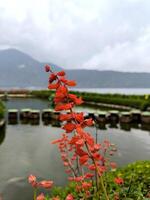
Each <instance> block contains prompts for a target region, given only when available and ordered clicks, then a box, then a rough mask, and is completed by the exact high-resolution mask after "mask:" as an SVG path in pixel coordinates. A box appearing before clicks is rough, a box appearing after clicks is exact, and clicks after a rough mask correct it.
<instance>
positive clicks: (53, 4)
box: [0, 0, 150, 71]
mask: <svg viewBox="0 0 150 200" xmlns="http://www.w3.org/2000/svg"><path fill="white" fill-rule="evenodd" d="M149 8H150V1H149V0H144V1H143V0H121V1H120V0H93V1H91V0H82V1H81V0H42V1H41V0H13V1H12V0H5V1H4V0H0V27H1V28H0V35H1V37H0V48H1V49H2V48H5V47H15V48H17V49H20V50H22V51H24V52H26V53H29V54H31V55H32V56H33V57H35V58H37V59H38V60H41V61H50V62H53V63H56V64H58V65H60V66H63V67H66V68H97V69H99V70H103V69H111V70H123V71H150V67H149V65H150V59H149V55H148V54H149V52H150V22H149V17H150V13H149Z"/></svg>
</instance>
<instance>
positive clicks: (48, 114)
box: [42, 109, 53, 120]
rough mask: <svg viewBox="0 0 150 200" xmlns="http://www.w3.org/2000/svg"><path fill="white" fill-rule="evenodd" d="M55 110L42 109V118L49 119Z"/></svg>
mask: <svg viewBox="0 0 150 200" xmlns="http://www.w3.org/2000/svg"><path fill="white" fill-rule="evenodd" d="M52 114H53V111H52V110H51V109H43V110H42V120H47V119H51V118H52Z"/></svg>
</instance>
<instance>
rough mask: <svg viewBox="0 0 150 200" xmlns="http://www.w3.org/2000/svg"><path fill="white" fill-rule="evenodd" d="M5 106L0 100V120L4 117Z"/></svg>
mask: <svg viewBox="0 0 150 200" xmlns="http://www.w3.org/2000/svg"><path fill="white" fill-rule="evenodd" d="M4 112H5V107H4V104H3V102H2V101H0V120H1V119H2V118H3V117H4Z"/></svg>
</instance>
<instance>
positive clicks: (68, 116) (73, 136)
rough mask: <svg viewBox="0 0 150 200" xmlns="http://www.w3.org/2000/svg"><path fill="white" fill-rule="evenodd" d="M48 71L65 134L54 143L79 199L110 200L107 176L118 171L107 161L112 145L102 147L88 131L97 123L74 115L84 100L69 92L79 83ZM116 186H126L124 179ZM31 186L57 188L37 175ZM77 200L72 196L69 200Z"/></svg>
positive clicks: (62, 73)
mask: <svg viewBox="0 0 150 200" xmlns="http://www.w3.org/2000/svg"><path fill="white" fill-rule="evenodd" d="M45 71H46V72H50V76H49V84H48V89H50V90H51V89H52V90H55V96H54V104H55V111H58V112H60V115H59V120H60V121H61V122H62V127H61V128H62V130H63V133H62V135H61V138H59V139H57V140H55V141H53V142H52V143H53V144H57V145H58V148H59V151H60V153H61V158H62V161H63V164H64V166H65V168H66V170H65V172H66V173H67V174H68V180H69V181H72V182H75V185H76V191H77V193H78V199H83V200H86V199H101V198H102V196H103V197H104V198H105V199H106V200H109V199H110V198H109V195H108V194H107V185H106V183H105V179H106V178H105V173H106V171H108V170H109V169H111V168H116V164H115V163H113V162H110V161H109V159H108V158H107V157H106V154H107V153H110V154H112V152H110V151H111V148H110V147H111V144H110V142H109V141H107V140H105V141H104V142H103V143H98V141H97V139H95V138H94V137H93V136H92V135H91V134H90V133H89V132H88V131H87V130H86V127H89V126H93V125H94V123H95V122H94V121H93V119H92V118H87V117H85V115H84V113H83V112H80V113H78V112H75V111H74V108H75V106H77V105H81V104H82V103H83V100H82V98H81V97H77V96H76V95H75V94H71V93H69V89H68V88H69V87H73V86H76V82H75V81H74V80H68V79H67V78H66V74H65V72H64V71H60V72H57V73H54V72H53V71H52V70H51V68H50V66H48V65H46V66H45ZM115 182H116V183H117V184H123V180H121V179H120V178H116V179H115ZM29 183H30V184H31V185H32V186H33V187H34V188H38V187H44V188H51V186H52V184H53V182H52V181H42V182H39V183H38V182H37V181H36V177H34V176H33V175H30V177H29ZM44 198H45V197H44V195H43V194H40V196H38V197H37V198H36V194H35V195H34V199H37V200H42V199H44ZM53 199H58V197H55V198H53ZM73 199H74V196H73V195H72V194H68V195H67V196H66V200H73Z"/></svg>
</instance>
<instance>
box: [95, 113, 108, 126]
mask: <svg viewBox="0 0 150 200" xmlns="http://www.w3.org/2000/svg"><path fill="white" fill-rule="evenodd" d="M96 122H97V123H106V122H107V112H105V111H100V112H98V113H97V116H96Z"/></svg>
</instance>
